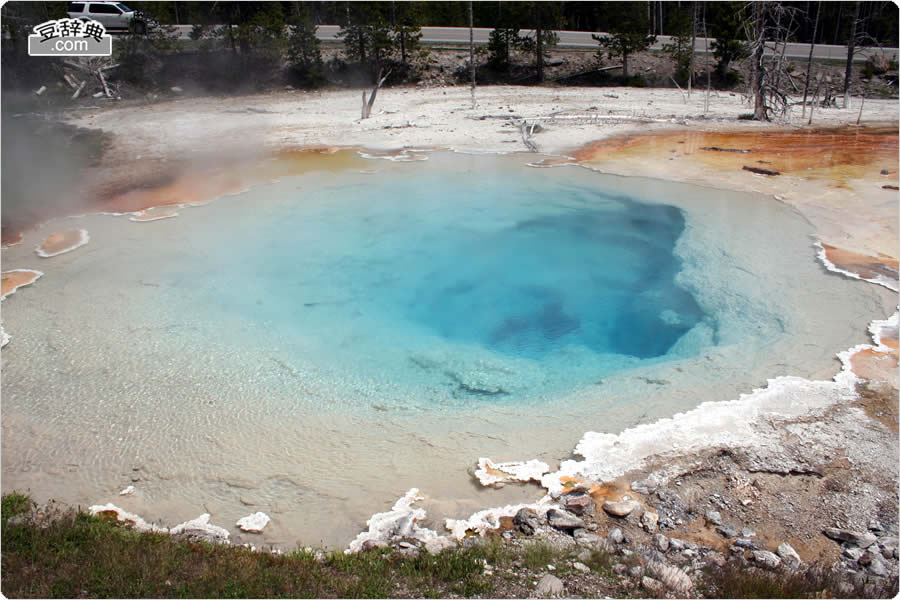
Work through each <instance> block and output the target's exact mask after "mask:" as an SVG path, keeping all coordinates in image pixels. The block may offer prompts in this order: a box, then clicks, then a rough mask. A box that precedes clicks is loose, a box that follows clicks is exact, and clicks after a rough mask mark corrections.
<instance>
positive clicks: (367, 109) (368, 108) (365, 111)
mask: <svg viewBox="0 0 900 600" xmlns="http://www.w3.org/2000/svg"><path fill="white" fill-rule="evenodd" d="M390 76H391V71H388V72H387V75H385V76H384V77H382V76H381V71H380V70H379V71H378V80H377V81H376V82H375V87H374V88H373V89H372V95H371V96H369V101H368V102H366V91H365V90H363V93H362V99H363V106H362V119H368V118H369V116H370V115H371V114H372V106H373V105H374V104H375V95H376V94H378V89H379V88H380V87H381V86H382V85H383V84H384V82H385V81H386V80H387V78H388V77H390Z"/></svg>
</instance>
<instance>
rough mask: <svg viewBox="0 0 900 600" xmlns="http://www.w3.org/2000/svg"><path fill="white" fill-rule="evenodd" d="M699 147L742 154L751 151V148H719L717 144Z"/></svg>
mask: <svg viewBox="0 0 900 600" xmlns="http://www.w3.org/2000/svg"><path fill="white" fill-rule="evenodd" d="M700 149H701V150H710V151H712V152H741V153H743V154H747V153H750V152H753V150H744V149H742V148H719V147H718V146H703V147H702V148H700Z"/></svg>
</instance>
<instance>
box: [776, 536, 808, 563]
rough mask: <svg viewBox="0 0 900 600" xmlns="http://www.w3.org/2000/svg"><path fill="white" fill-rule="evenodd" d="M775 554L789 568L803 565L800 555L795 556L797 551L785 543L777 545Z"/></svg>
mask: <svg viewBox="0 0 900 600" xmlns="http://www.w3.org/2000/svg"><path fill="white" fill-rule="evenodd" d="M775 554H777V555H778V557H779V558H780V559H781V560H783V561H784V563H785V564H786V565H788V566H789V567H791V568H796V567H799V566H800V565H801V564H802V563H803V561H802V560H800V555H799V554H797V551H796V550H794V548H793V547H792V546H791V545H790V544H788V543H787V542H782V543H781V544H779V545H778V549H777V550H775Z"/></svg>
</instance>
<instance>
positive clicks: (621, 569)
mask: <svg viewBox="0 0 900 600" xmlns="http://www.w3.org/2000/svg"><path fill="white" fill-rule="evenodd" d="M612 570H613V573H615V574H616V575H622V574H624V573H625V571H627V570H628V567H626V566H625V565H623V564H622V563H616V564H614V565H613V567H612Z"/></svg>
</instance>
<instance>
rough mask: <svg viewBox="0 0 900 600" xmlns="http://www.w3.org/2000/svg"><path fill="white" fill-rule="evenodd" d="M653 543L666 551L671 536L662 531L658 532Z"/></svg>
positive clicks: (658, 548) (657, 547) (660, 549)
mask: <svg viewBox="0 0 900 600" xmlns="http://www.w3.org/2000/svg"><path fill="white" fill-rule="evenodd" d="M653 545H654V546H655V547H656V549H657V550H659V551H660V552H665V551H666V550H668V549H669V538H667V537H666V536H664V535H663V534H661V533H657V534H655V535H654V536H653Z"/></svg>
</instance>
